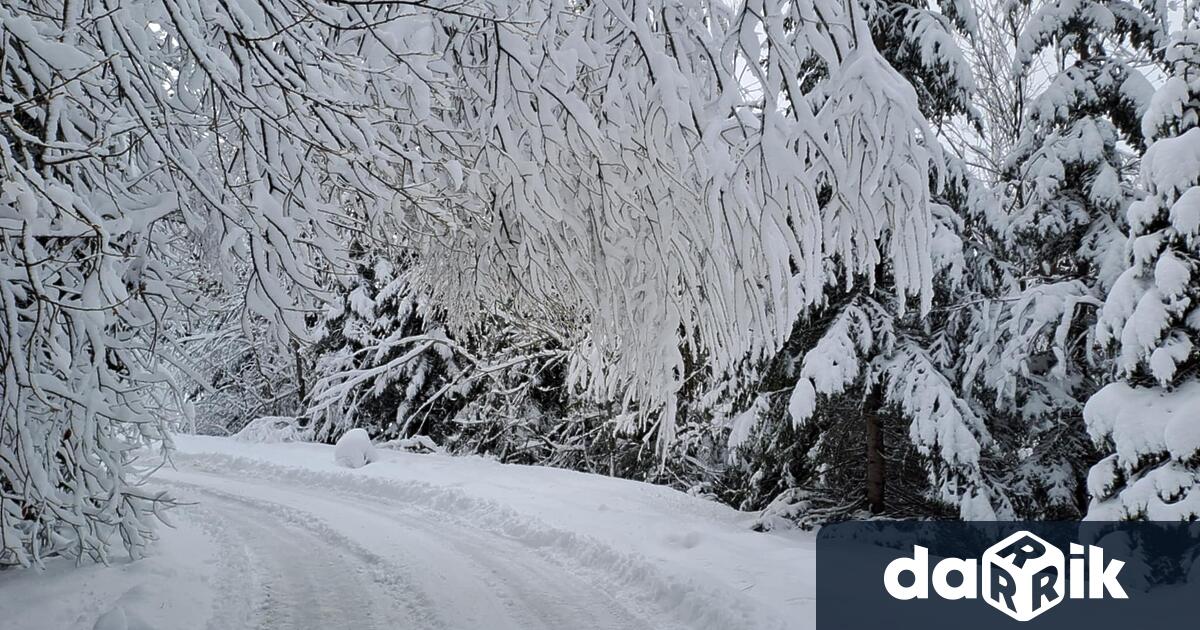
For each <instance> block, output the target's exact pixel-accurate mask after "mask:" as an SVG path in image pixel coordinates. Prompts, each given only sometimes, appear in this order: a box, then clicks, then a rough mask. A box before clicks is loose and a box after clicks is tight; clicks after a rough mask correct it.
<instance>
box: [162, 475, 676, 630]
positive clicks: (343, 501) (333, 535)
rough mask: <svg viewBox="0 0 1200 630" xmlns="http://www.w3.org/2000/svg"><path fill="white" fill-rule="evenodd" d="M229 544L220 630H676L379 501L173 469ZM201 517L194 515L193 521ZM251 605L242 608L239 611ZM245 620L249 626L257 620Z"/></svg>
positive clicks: (532, 556)
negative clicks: (480, 629)
mask: <svg viewBox="0 0 1200 630" xmlns="http://www.w3.org/2000/svg"><path fill="white" fill-rule="evenodd" d="M160 479H161V480H162V481H164V482H167V485H168V486H169V487H173V488H174V489H175V494H176V496H177V497H179V499H180V500H182V501H189V502H191V501H194V502H196V503H197V505H196V508H197V510H196V513H195V514H194V516H202V520H201V522H202V523H203V524H204V526H205V527H208V528H210V532H211V533H212V534H214V536H213V537H214V539H216V540H218V541H220V544H221V545H222V547H223V549H222V553H221V558H222V560H221V562H222V563H223V564H224V565H225V566H223V567H222V568H221V570H219V574H220V575H223V576H228V577H229V578H231V579H232V580H233V581H232V582H231V583H228V584H224V585H222V586H223V587H225V590H226V592H227V597H222V598H221V599H222V600H223V601H225V602H233V603H234V604H235V605H224V604H223V607H224V610H222V609H221V608H218V610H217V612H218V613H219V614H218V617H219V619H214V622H215V627H219V628H230V627H246V628H264V629H268V628H270V629H275V628H278V629H288V630H291V629H295V630H301V629H312V630H318V629H326V628H353V629H360V628H448V629H453V628H493V629H495V630H507V629H530V630H533V629H543V628H545V629H547V630H549V629H555V628H596V629H598V630H603V629H613V630H637V629H640V628H669V627H675V626H677V624H672V623H670V622H669V621H668V620H666V619H660V618H656V617H646V618H643V617H641V616H640V614H642V613H638V612H631V611H629V610H627V609H626V608H625V607H623V606H622V605H620V604H618V603H617V602H615V601H613V599H612V598H611V597H610V596H608V595H607V594H606V593H605V592H604V590H603V589H602V588H600V587H598V586H596V585H593V584H590V583H589V582H588V581H586V580H585V579H582V578H580V577H579V576H577V575H575V574H573V573H572V572H570V571H567V570H565V569H564V568H563V567H561V566H558V565H556V564H554V563H552V562H550V561H548V560H546V559H544V558H541V557H539V556H538V555H537V554H536V553H531V552H530V551H529V550H528V549H524V548H521V547H520V546H519V545H517V544H515V543H513V542H512V541H510V540H506V539H504V538H503V537H500V536H497V535H489V534H488V533H487V532H486V531H483V532H481V531H480V530H477V529H470V528H466V527H464V526H462V525H460V524H455V523H453V522H450V521H447V520H446V519H444V518H439V516H438V514H437V513H436V512H431V511H427V510H421V509H418V508H414V507H413V506H411V505H404V504H400V503H397V502H390V501H380V500H379V499H378V498H376V497H362V496H345V495H342V496H339V495H336V494H333V493H330V492H323V491H321V490H317V491H313V490H311V489H301V488H295V487H289V486H288V485H285V484H281V483H262V482H255V481H245V480H236V479H230V478H227V477H224V476H221V475H216V474H212V473H193V472H176V471H170V472H167V473H164V474H162V475H161V476H160ZM192 516H193V515H189V516H188V518H191V517H192ZM238 600H241V601H238ZM247 612H248V613H249V616H247Z"/></svg>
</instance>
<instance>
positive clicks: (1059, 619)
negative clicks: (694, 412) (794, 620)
mask: <svg viewBox="0 0 1200 630" xmlns="http://www.w3.org/2000/svg"><path fill="white" fill-rule="evenodd" d="M1198 596H1200V523H1192V524H1188V523H1090V522H1089V523H1016V522H1014V523H933V522H884V521H871V522H852V523H839V524H836V525H831V526H827V527H824V528H822V529H821V531H820V532H819V534H818V538H817V602H816V606H817V628H818V630H826V629H829V628H847V629H850V628H853V629H856V630H857V629H860V628H865V627H876V626H880V627H897V628H920V630H937V629H939V628H947V629H949V628H955V629H959V628H964V627H966V628H968V629H969V630H987V629H990V628H1021V630H1027V629H1029V628H1038V627H1045V628H1056V629H1060V628H1062V627H1064V625H1067V626H1069V627H1074V626H1076V625H1078V626H1079V627H1087V628H1089V630H1104V629H1106V628H1114V629H1117V628H1120V629H1121V630H1128V629H1129V628H1133V627H1143V626H1144V625H1145V624H1146V623H1147V619H1154V620H1155V625H1156V626H1157V625H1160V624H1159V622H1162V623H1163V624H1166V625H1168V626H1170V625H1171V624H1172V623H1174V622H1173V621H1171V620H1172V619H1173V617H1172V615H1175V616H1176V617H1178V622H1179V623H1180V624H1183V625H1184V626H1187V625H1191V623H1193V622H1194V619H1193V620H1192V621H1191V622H1189V621H1188V617H1187V615H1188V614H1189V613H1188V611H1190V610H1194V607H1195V605H1196V602H1197V601H1198V600H1197V597H1198ZM1001 613H1002V614H1001Z"/></svg>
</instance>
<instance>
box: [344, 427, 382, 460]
mask: <svg viewBox="0 0 1200 630" xmlns="http://www.w3.org/2000/svg"><path fill="white" fill-rule="evenodd" d="M377 459H379V457H378V456H377V455H376V454H375V446H374V445H373V444H371V436H369V435H367V431H366V430H365V429H350V430H349V431H347V432H346V433H345V434H344V435H342V437H341V438H339V439H338V441H337V444H336V445H335V446H334V448H333V460H334V461H335V462H337V463H338V465H339V466H345V467H346V468H362V467H363V466H366V465H367V464H370V463H371V462H373V461H376V460H377Z"/></svg>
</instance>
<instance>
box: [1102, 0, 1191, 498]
mask: <svg viewBox="0 0 1200 630" xmlns="http://www.w3.org/2000/svg"><path fill="white" fill-rule="evenodd" d="M1197 17H1200V16H1192V17H1191V18H1190V19H1189V24H1188V26H1187V27H1186V28H1184V29H1183V30H1181V31H1179V32H1176V33H1174V34H1173V36H1172V38H1171V42H1170V45H1169V46H1168V48H1167V52H1166V61H1167V65H1168V70H1169V73H1168V77H1167V80H1166V82H1165V83H1164V84H1163V85H1162V86H1161V87H1159V89H1158V90H1157V91H1156V92H1155V93H1154V96H1153V98H1152V99H1151V102H1150V105H1149V107H1148V109H1147V110H1146V112H1145V114H1144V116H1143V117H1142V121H1141V122H1142V133H1143V135H1144V137H1145V138H1146V139H1147V140H1149V141H1152V144H1151V145H1150V147H1149V148H1148V149H1147V150H1146V154H1145V156H1144V157H1143V158H1142V162H1141V172H1140V180H1139V181H1140V183H1141V185H1142V186H1143V188H1144V191H1145V196H1144V197H1143V198H1141V199H1139V200H1138V201H1136V202H1134V203H1133V204H1132V205H1130V207H1129V210H1128V213H1127V219H1128V225H1129V244H1130V247H1129V248H1128V250H1126V251H1128V252H1129V254H1130V258H1129V259H1128V267H1127V268H1126V269H1125V270H1124V271H1123V272H1122V273H1121V274H1120V276H1119V277H1118V278H1117V280H1116V281H1115V283H1114V284H1113V287H1112V290H1111V291H1110V292H1109V295H1108V297H1107V299H1106V301H1105V303H1104V309H1103V312H1102V315H1101V317H1100V321H1099V323H1098V326H1097V328H1098V336H1099V339H1100V341H1101V342H1106V343H1114V344H1115V345H1116V347H1117V349H1118V355H1117V360H1116V363H1117V371H1118V372H1119V374H1120V375H1121V376H1122V377H1123V378H1122V380H1121V381H1118V382H1116V383H1112V384H1109V385H1107V386H1105V387H1104V388H1103V389H1101V390H1100V391H1099V392H1097V393H1096V394H1095V395H1094V396H1092V397H1091V399H1089V400H1088V403H1087V406H1086V408H1085V409H1084V415H1085V417H1086V419H1087V424H1088V430H1089V431H1090V432H1091V434H1092V436H1093V437H1095V438H1096V439H1097V440H1099V441H1100V442H1101V443H1102V444H1103V445H1105V446H1107V447H1108V448H1107V450H1109V451H1110V454H1109V455H1108V456H1107V457H1105V458H1104V459H1103V460H1101V461H1100V462H1099V463H1098V464H1096V466H1095V467H1094V468H1092V470H1091V473H1090V474H1089V477H1088V487H1089V490H1090V493H1091V496H1092V503H1091V506H1090V507H1089V510H1088V518H1092V519H1101V520H1110V519H1112V520H1115V519H1127V518H1130V519H1132V518H1145V519H1151V520H1162V521H1174V520H1196V519H1198V518H1200V465H1198V464H1200V22H1198V21H1197V20H1196V18H1197Z"/></svg>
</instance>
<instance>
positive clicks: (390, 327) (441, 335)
mask: <svg viewBox="0 0 1200 630" xmlns="http://www.w3.org/2000/svg"><path fill="white" fill-rule="evenodd" d="M352 250H353V251H355V252H357V253H356V258H357V259H358V264H357V270H358V273H357V275H356V276H355V277H354V278H353V279H352V280H351V282H350V284H349V286H348V287H346V290H345V294H344V297H342V299H341V301H340V303H335V304H333V305H332V306H331V307H330V308H329V309H328V310H327V312H326V313H325V314H324V317H323V318H322V322H321V324H320V328H321V329H322V330H323V333H322V335H321V337H320V338H318V340H317V342H316V343H315V344H314V345H313V346H312V347H311V349H310V352H311V353H312V354H313V355H314V356H316V357H318V359H317V360H316V365H315V367H314V377H315V380H314V386H313V393H312V396H311V397H310V399H309V400H308V401H307V402H308V409H307V411H306V416H307V420H308V422H309V423H311V427H312V430H313V432H314V435H315V437H316V438H317V439H320V440H333V439H336V438H338V437H339V436H340V435H342V434H343V433H344V432H345V431H347V430H349V429H351V428H363V429H366V430H367V433H369V434H370V435H371V437H372V438H375V439H385V440H387V439H403V438H411V437H413V436H415V435H425V436H429V437H431V438H432V439H434V441H435V442H441V441H442V440H443V439H444V438H445V436H446V435H447V432H448V431H451V430H452V428H451V427H452V425H451V423H450V420H451V419H452V418H453V416H454V415H455V413H457V411H458V410H459V409H460V408H461V407H462V405H463V400H462V396H461V395H460V394H461V392H459V391H458V390H456V385H458V381H459V379H460V378H461V376H462V374H461V373H462V371H463V368H462V366H461V365H460V363H461V362H462V357H461V356H459V355H458V351H457V350H456V348H457V347H458V345H457V344H456V343H455V342H454V340H453V339H452V338H451V337H450V336H449V335H448V333H447V331H446V329H445V326H444V325H443V324H442V323H441V320H442V319H444V316H443V315H442V312H441V311H440V309H439V308H438V307H437V306H436V305H434V304H433V303H431V301H430V300H429V298H428V296H426V295H425V294H423V293H422V292H421V291H420V290H419V288H417V287H415V286H414V285H413V283H412V282H411V279H410V277H409V275H408V270H409V268H410V267H411V266H412V265H411V263H406V262H404V259H403V255H399V256H397V257H398V258H400V260H399V261H395V262H394V261H393V260H390V259H389V258H388V257H387V256H386V255H382V253H379V252H374V253H373V252H367V251H365V248H364V247H363V246H362V245H360V244H358V243H355V244H354V245H353V246H352ZM386 251H387V250H385V252H386Z"/></svg>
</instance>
